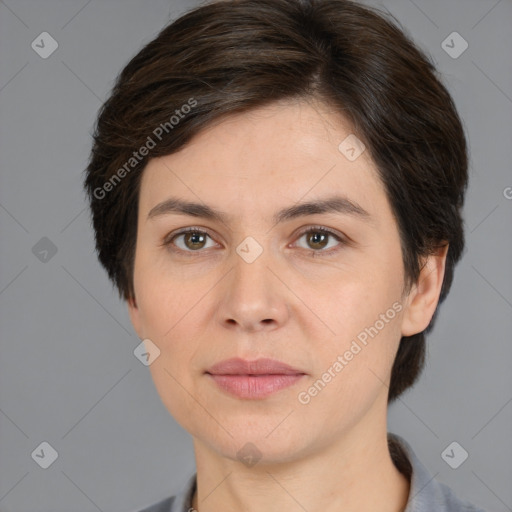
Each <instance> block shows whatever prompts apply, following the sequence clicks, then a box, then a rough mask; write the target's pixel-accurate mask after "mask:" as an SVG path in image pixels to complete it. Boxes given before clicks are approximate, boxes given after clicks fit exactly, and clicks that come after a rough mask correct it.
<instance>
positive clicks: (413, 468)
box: [140, 433, 484, 512]
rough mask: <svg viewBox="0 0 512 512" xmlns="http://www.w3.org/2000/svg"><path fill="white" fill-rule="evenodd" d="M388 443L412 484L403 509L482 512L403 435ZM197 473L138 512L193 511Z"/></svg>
mask: <svg viewBox="0 0 512 512" xmlns="http://www.w3.org/2000/svg"><path fill="white" fill-rule="evenodd" d="M388 445H389V451H390V453H391V457H392V459H393V462H394V464H395V466H396V467H397V468H398V469H399V470H400V472H401V473H403V474H404V475H405V476H406V477H407V478H408V479H409V481H410V483H411V488H410V493H409V499H408V500H407V506H406V507H405V511H404V512H484V511H483V510H482V509H480V508H477V507H475V506H474V505H471V504H470V503H467V502H465V501H462V500H460V499H458V498H457V497H456V496H455V494H454V493H453V491H451V489H450V488H449V487H447V486H446V485H444V484H442V483H440V482H438V481H436V480H434V478H433V477H432V476H431V475H430V473H429V471H428V470H427V468H426V467H425V466H424V465H423V464H422V463H421V462H420V460H419V459H418V457H417V456H416V455H415V453H414V452H413V450H412V448H411V446H410V445H409V444H408V443H407V442H406V441H405V440H404V439H403V438H401V437H400V436H397V435H396V434H391V433H388ZM196 475H197V473H194V474H193V475H192V476H191V477H190V478H189V480H188V482H187V484H186V485H185V487H184V488H183V489H182V490H181V491H180V492H179V493H178V494H176V496H171V497H169V498H166V499H164V500H162V501H159V502H158V503H155V504H154V505H151V506H150V507H147V508H145V509H143V510H141V511H140V512H193V511H194V509H193V508H192V496H193V495H194V492H195V488H196Z"/></svg>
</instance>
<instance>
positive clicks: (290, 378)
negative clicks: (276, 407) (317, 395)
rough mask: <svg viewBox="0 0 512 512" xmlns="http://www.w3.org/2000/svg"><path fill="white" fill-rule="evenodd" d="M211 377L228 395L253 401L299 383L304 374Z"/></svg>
mask: <svg viewBox="0 0 512 512" xmlns="http://www.w3.org/2000/svg"><path fill="white" fill-rule="evenodd" d="M207 375H209V376H210V377H211V378H212V379H213V380H214V381H215V383H216V384H217V385H218V386H219V387H220V388H221V389H222V390H224V391H226V392H227V393H229V394H231V395H234V396H236V397H238V398H249V399H253V400H257V399H261V398H266V397H267V396H270V395H273V394H274V393H277V392H278V391H280V390H281V389H284V388H287V387H290V386H292V385H293V384H295V383H296V382H298V381H299V380H300V379H301V378H302V377H304V376H305V375H304V374H302V373H301V374H294V375H212V374H207Z"/></svg>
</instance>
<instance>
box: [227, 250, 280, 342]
mask: <svg viewBox="0 0 512 512" xmlns="http://www.w3.org/2000/svg"><path fill="white" fill-rule="evenodd" d="M249 261H250V260H245V259H244V258H243V257H241V256H240V255H239V254H238V253H237V252H234V253H233V267H234V268H232V269H231V271H230V272H229V274H228V275H227V276H226V278H225V279H223V281H224V282H223V287H222V289H221V290H220V298H219V306H218V315H219V318H220V321H221V322H222V323H223V326H224V327H226V328H229V329H239V330H242V331H245V332H257V331H263V330H269V331H270V330H274V329H277V328H279V327H281V326H282V325H284V324H285V323H286V321H287V318H288V316H289V304H288V302H287V293H286V292H287V288H286V286H285V285H284V284H283V282H282V281H281V280H280V279H279V277H278V276H279V271H278V266H277V264H276V263H275V262H272V258H271V257H270V256H269V251H266V250H264V251H263V253H262V254H260V255H259V256H258V257H257V258H256V259H255V260H254V261H252V262H249Z"/></svg>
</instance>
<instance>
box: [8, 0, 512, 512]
mask: <svg viewBox="0 0 512 512" xmlns="http://www.w3.org/2000/svg"><path fill="white" fill-rule="evenodd" d="M198 3H199V2H195V1H188V0H182V1H176V0H172V1H170V0H144V1H142V0H138V1H137V0H129V1H126V0H125V1H120V0H106V1H99V0H92V1H87V0H69V1H64V0H61V1H57V0H55V1H49V0H37V1H36V0H5V1H0V116H1V124H0V141H1V142H0V165H1V187H0V227H1V233H2V244H1V252H0V272H1V274H0V315H1V326H2V327H1V358H0V450H1V452H0V510H1V511H2V512H21V511H23V512H28V511H30V512H36V511H53V512H58V511H67V512H69V511H73V512H74V511H84V512H88V511H96V510H100V511H104V512H107V511H129V510H130V511H133V510H137V509H139V508H142V506H144V505H147V504H149V503H153V502H155V501H157V500H158V499H161V498H163V497H165V496H168V495H170V494H173V493H175V492H176V491H178V490H179V489H180V488H181V486H182V485H183V484H184V482H185V481H186V479H187V478H188V476H189V474H191V473H192V472H193V471H194V468H195V466H194V459H193V451H192V443H191V440H190V438H189V436H188V434H187V433H186V432H185V431H184V430H183V429H182V428H181V427H180V426H178V425H177V424H176V422H175V421H174V419H173V418H172V417H171V416H170V415H169V413H168V412H167V410H166V409H165V408H164V406H163V404H162V403H161V402H160V399H159V396H158V395H157V392H156V390H155V389H154V387H153V383H152V380H151V376H150V373H149V369H148V368H147V367H145V366H144V365H142V364H141V363H140V362H139V360H138V359H136V358H135V357H134V354H133V350H134V349H135V347H136V346H137V345H138V344H139V340H138V338H137V336H136V335H135V333H134V331H133V329H132V326H131V324H130V321H129V317H128V314H127V311H126V306H125V304H124V303H122V302H121V301H120V300H119V299H118V298H117V295H116V292H115V291H114V290H113V289H112V287H111V285H110V283H109V282H108V281H107V279H106V274H105V273H104V271H103V270H102V269H101V268H100V266H99V264H98V262H97V260H96V257H95V253H94V246H93V233H92V229H91V227H90V225H89V216H88V211H87V210H86V203H85V198H84V194H83V192H82V174H81V173H82V170H83V168H84V167H85V166H86V163H87V158H88V152H89V150H90V144H91V137H90V134H91V130H92V126H93V123H94V120H95V116H96V113H97V110H98V108H99V107H100V105H101V102H102V101H103V100H104V99H106V96H107V94H108V92H109V90H110V88H111V87H112V85H113V79H114V78H115V76H116V75H117V73H118V72H119V71H120V70H121V68H122V67H123V66H124V64H125V63H126V62H127V61H128V59H129V58H130V57H131V56H133V55H134V54H135V53H136V52H137V51H138V50H139V49H140V48H141V46H142V45H143V44H144V43H146V42H148V41H150V40H151V39H152V38H153V37H154V36H155V35H156V34H157V32H158V31H159V30H160V29H161V28H162V27H163V26H164V25H165V24H166V23H167V22H168V20H169V19H173V18H176V17H177V16H178V15H179V14H180V13H181V12H183V11H184V10H185V9H188V8H190V7H193V6H195V5H198ZM365 3H367V4H369V5H378V6H380V7H381V8H383V9H388V10H389V11H390V12H392V13H393V14H394V15H395V16H396V17H397V18H398V19H399V20H400V22H401V23H402V24H403V26H404V27H405V29H406V31H407V32H408V33H409V35H411V36H412V38H413V39H414V41H415V42H416V43H417V44H418V45H419V46H420V47H422V48H423V49H425V50H427V52H428V53H429V54H431V55H432V57H433V59H434V61H435V63H436V64H437V66H438V69H439V70H440V71H441V72H442V74H443V77H444V81H445V83H446V85H447V86H448V88H449V90H450V92H451V93H452V94H453V97H454V99H455V102H456V104H457V107H458V109H459V112H460V114H461V117H462V118H463V121H464V124H465V127H466V130H467V136H468V139H469V143H470V150H471V155H470V156H471V166H470V177H471V185H470V189H469V192H468V195H467V206H466V210H465V221H466V229H467V231H466V233H467V250H466V253H465V256H464V258H463V260H462V262H461V263H460V264H459V266H458V268H457V271H456V278H455V282H454V285H453V288H452V291H451V292H450V295H449V297H448V299H447V301H446V302H445V304H444V305H443V307H442V309H441V312H440V313H441V314H440V316H439V319H438V324H437V326H436V328H435V330H434V332H433V333H432V335H431V336H430V338H429V340H428V346H429V349H428V350H429V360H428V365H427V368H426V370H425V373H424V374H423V377H422V379H421V381H420V383H419V384H418V385H417V386H416V387H415V388H414V390H412V391H411V392H409V393H408V394H406V395H405V396H403V397H402V398H401V399H400V400H399V401H398V403H397V404H396V405H393V406H392V407H391V410H390V418H389V430H390V431H392V432H395V433H398V434H400V435H402V436H403V437H405V438H406V439H407V440H408V441H409V443H410V444H411V445H412V446H413V448H414V449H415V451H416V453H417V454H418V455H419V457H420V458H421V459H422V461H423V462H424V464H425V465H426V466H427V467H428V469H429V470H430V471H431V472H432V474H433V475H435V476H436V478H437V479H438V480H440V481H443V482H445V483H447V484H448V485H450V486H451V487H452V488H453V489H454V490H455V492H456V493H458V494H459V495H460V496H462V497H464V498H466V499H468V500H469V501H472V502H474V503H475V504H478V505H480V506H482V507H484V508H485V509H486V510H488V511H495V512H498V511H500V512H502V511H507V510H508V511H510V510H512V488H511V485H510V484H511V482H512V463H511V460H512V436H511V432H512V428H511V427H512V372H511V362H512V343H511V338H512V335H511V333H512V314H511V313H512V276H511V268H510V262H511V261H512V236H511V234H512V233H511V231H512V227H511V226H512V222H511V220H512V200H511V199H510V198H511V197H512V189H510V188H507V187H512V175H511V172H510V166H511V164H510V162H512V144H511V134H512V117H511V114H512V60H511V59H510V52H511V49H512V30H511V29H512V2H511V1H510V0H501V1H496V0H478V1H477V0H471V1H469V0H449V1H446V0H428V1H427V0H415V1H412V0H389V1H385V2H381V3H377V2H370V1H368V2H365ZM43 31H47V32H49V33H50V34H51V35H52V36H53V37H54V38H55V39H56V41H57V42H58V44H59V47H58V49H57V50H56V51H55V53H53V54H52V55H51V56H50V57H48V58H47V59H43V58H41V57H40V56H39V55H38V54H37V53H36V52H35V51H34V50H33V49H32V48H31V43H32V41H33V40H35V39H36V38H37V36H39V34H41V32H43ZM453 31H456V32H458V33H459V34H460V35H461V36H462V37H463V38H464V39H465V40H466V41H467V42H468V44H469V47H468V49H467V50H466V51H465V52H464V53H462V55H460V56H459V57H458V58H452V57H451V56H450V55H448V53H446V51H445V50H444V49H443V48H442V46H441V43H442V41H444V40H445V39H446V37H447V36H448V35H449V34H451V33H452V32H453ZM454 44H455V49H457V48H458V46H457V45H458V44H459V43H454ZM459 48H460V46H459ZM507 56H508V57H507ZM507 196H508V198H507ZM43 237H47V238H48V239H50V240H51V242H52V243H53V244H54V245H55V247H56V249H57V252H56V253H55V254H54V255H52V253H51V252H49V253H48V254H47V255H46V260H47V261H46V262H45V261H44V258H45V256H44V254H43V253H42V252H41V250H38V247H40V245H39V246H36V249H34V250H33V247H34V246H35V245H36V244H37V243H38V242H39V241H40V239H41V238H43ZM39 243H40V244H43V246H44V245H45V244H47V245H48V242H47V241H43V242H39ZM43 248H44V247H43ZM41 259H43V261H41ZM43 441H47V442H48V443H50V445H51V446H53V447H54V448H55V450H57V452H58V458H57V459H56V461H55V462H54V463H53V464H52V465H51V466H50V467H49V468H48V469H42V468H41V467H40V466H39V465H38V464H36V462H35V459H33V458H32V456H31V454H32V452H33V451H34V450H35V449H36V448H37V447H38V446H39V445H40V443H41V442H43ZM452 441H457V442H458V443H459V444H460V445H461V446H462V447H463V448H464V449H465V450H466V451H467V452H468V453H469V457H468V459H467V460H466V461H465V462H464V463H463V464H462V465H461V466H460V467H459V468H458V469H452V468H451V467H449V466H448V465H447V464H446V462H445V461H444V460H443V459H442V457H441V453H442V452H443V450H444V449H445V448H446V447H447V446H448V445H449V444H450V443H451V442H452ZM457 456H459V455H457Z"/></svg>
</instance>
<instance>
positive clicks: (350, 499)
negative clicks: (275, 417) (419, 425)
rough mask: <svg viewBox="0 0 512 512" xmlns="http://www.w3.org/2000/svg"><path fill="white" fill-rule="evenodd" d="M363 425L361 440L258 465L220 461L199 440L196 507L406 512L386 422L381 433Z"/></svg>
mask: <svg viewBox="0 0 512 512" xmlns="http://www.w3.org/2000/svg"><path fill="white" fill-rule="evenodd" d="M374 425H375V424H374ZM358 427H359V428H357V429H354V430H356V431H357V432H358V436H355V435H354V433H351V434H347V435H346V436H344V437H343V439H341V440H338V441H337V442H335V443H330V444H329V445H328V446H326V447H325V448H324V449H322V450H316V451H315V452H314V454H311V455H309V456H306V457H302V458H300V459H294V460H293V461H292V462H286V463H276V462H273V463H267V464H262V463H257V464H256V465H254V466H252V467H247V466H245V465H244V464H242V463H240V462H239V461H237V460H232V459H230V458H226V457H220V456H219V454H218V453H217V452H214V451H213V450H211V449H210V447H208V446H207V445H205V444H203V443H202V442H201V441H200V440H198V439H196V438H194V450H195V454H196V466H197V487H196V493H195V494H194V496H193V500H192V506H193V508H194V509H195V510H196V511H198V512H214V511H218V510H222V511H223V512H235V511H236V512H239V511H240V510H244V511H247V512H259V511H262V510H265V511H266V512H267V511H268V512H274V511H275V512H277V511H282V510H297V512H301V511H302V510H307V511H308V512H320V511H322V512H331V511H332V512H334V511H339V510H343V511H344V512H356V511H358V512H361V511H375V510H379V511H381V512H401V511H403V510H404V509H405V506H406V503H407V499H408V496H409V489H410V484H409V481H408V479H407V478H406V477H405V476H404V475H403V474H402V473H400V472H399V471H398V469H397V468H396V467H395V465H394V463H393V460H392V458H391V455H390V452H389V448H388V442H387V432H386V426H385V424H384V428H381V429H380V432H378V435H377V433H376V432H373V435H368V434H369V432H365V429H361V428H360V427H361V425H359V426H358ZM381 427H382V426H381ZM356 437H357V438H356Z"/></svg>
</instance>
